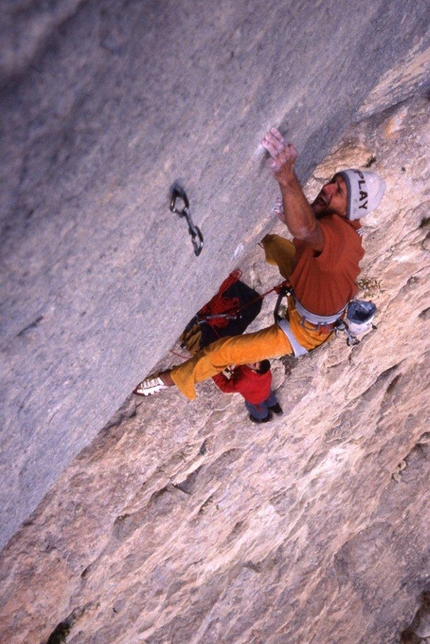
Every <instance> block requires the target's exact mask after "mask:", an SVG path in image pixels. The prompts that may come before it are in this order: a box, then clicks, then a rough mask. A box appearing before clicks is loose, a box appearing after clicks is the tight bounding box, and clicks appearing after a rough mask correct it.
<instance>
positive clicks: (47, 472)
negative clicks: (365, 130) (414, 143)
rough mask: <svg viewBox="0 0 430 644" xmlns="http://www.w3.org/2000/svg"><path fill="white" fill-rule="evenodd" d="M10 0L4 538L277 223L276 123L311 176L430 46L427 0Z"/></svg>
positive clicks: (4, 83)
mask: <svg viewBox="0 0 430 644" xmlns="http://www.w3.org/2000/svg"><path fill="white" fill-rule="evenodd" d="M3 4H4V5H5V6H2V11H1V12H0V13H1V15H0V20H1V22H0V42H1V57H0V82H1V89H0V114H1V119H2V127H1V134H2V139H1V151H2V159H3V164H2V168H1V192H0V206H1V225H2V250H1V262H2V263H1V280H2V297H1V301H2V309H1V310H2V326H1V335H2V345H1V351H2V383H1V388H0V390H1V408H2V412H3V414H4V417H3V420H2V422H1V427H2V444H1V479H0V493H1V499H0V504H1V507H2V509H3V510H4V513H3V516H2V522H1V530H0V544H4V543H5V542H6V541H7V539H8V538H9V537H10V536H11V535H12V534H13V533H14V531H15V530H16V529H17V528H18V526H19V525H20V524H21V522H22V521H23V520H24V519H25V518H26V517H27V516H28V514H29V513H30V512H31V511H32V510H33V509H34V508H35V507H36V505H37V504H38V502H39V501H40V500H41V499H42V498H43V496H44V494H45V493H46V492H47V490H48V489H49V488H50V487H51V486H52V485H53V483H54V482H55V481H56V480H57V478H58V476H59V475H60V473H61V472H62V470H63V469H64V467H65V466H66V465H67V464H68V463H69V462H70V461H71V460H72V458H73V457H74V456H76V455H77V454H78V453H79V451H80V450H81V449H82V448H83V447H85V446H86V445H88V444H89V443H90V442H91V440H92V439H94V438H95V436H96V435H97V433H98V432H99V431H100V429H101V428H102V427H103V426H104V425H105V424H106V422H107V421H108V419H109V418H110V417H111V416H112V415H113V413H114V412H115V411H116V409H118V407H119V406H120V405H121V404H122V402H123V400H124V399H125V398H126V396H127V395H128V393H129V392H130V391H131V390H132V388H133V386H134V385H135V384H136V382H138V381H139V380H140V379H141V378H142V377H143V376H144V375H146V374H147V373H148V372H149V371H150V370H151V368H152V367H153V365H154V363H155V362H156V361H157V360H158V359H160V358H161V357H162V355H163V354H164V353H165V351H166V349H167V348H168V347H169V346H170V345H171V344H172V342H173V341H174V339H175V338H176V337H177V335H178V334H179V332H180V330H181V329H182V328H183V326H184V325H185V323H186V322H187V321H188V319H189V318H190V317H191V315H192V314H193V313H194V311H195V310H197V309H198V308H199V307H200V306H201V305H202V304H203V302H205V301H206V300H207V299H208V298H209V296H210V295H211V294H212V293H213V291H214V290H215V288H216V287H217V286H218V284H219V283H220V282H221V280H222V279H223V278H224V276H225V274H226V273H227V272H228V271H229V270H230V269H231V268H232V267H233V266H234V265H236V263H237V261H238V259H239V258H240V255H241V253H242V256H243V252H244V251H245V249H249V248H250V247H251V246H253V245H254V243H255V241H256V240H257V239H258V238H259V236H260V235H261V233H262V232H263V231H264V230H267V229H268V227H269V226H270V222H271V220H272V219H271V215H270V209H269V205H270V204H271V202H272V196H273V190H274V188H273V182H272V180H271V178H270V177H269V176H268V173H267V172H266V171H265V169H264V167H263V164H262V163H261V161H262V153H261V148H260V147H259V141H260V140H261V137H262V135H263V133H264V131H265V130H266V129H267V128H268V127H269V126H270V125H273V124H282V125H283V126H284V127H285V126H286V123H287V122H288V126H289V128H290V132H291V136H292V137H293V138H294V141H295V143H296V144H297V146H298V148H299V150H300V152H301V156H300V162H299V173H300V176H301V177H302V178H307V177H309V175H310V172H311V170H312V169H314V168H315V165H316V163H317V162H319V161H321V160H322V159H323V157H324V156H325V154H326V153H327V151H328V150H329V148H330V147H331V146H332V144H333V143H334V142H335V141H336V140H338V138H339V136H340V135H341V134H342V132H344V130H345V128H346V126H347V125H349V123H350V122H351V121H352V120H354V119H357V118H360V113H359V112H358V110H359V108H360V107H362V104H363V101H364V100H365V99H366V98H368V96H369V92H371V91H372V92H373V91H375V87H378V84H379V83H380V82H383V83H384V84H383V86H382V87H381V89H380V92H381V96H382V95H383V97H384V101H385V104H387V105H389V104H391V103H392V102H393V100H394V101H398V100H400V99H402V98H405V97H406V96H409V95H410V94H414V93H415V94H416V93H417V90H418V89H419V87H420V86H422V84H423V82H424V81H425V79H426V77H427V76H426V74H427V72H426V61H427V58H426V52H427V51H428V46H429V44H428V33H427V29H428V3H427V2H426V1H425V0H362V1H361V2H359V3H348V6H347V8H346V7H342V9H340V6H339V3H338V2H336V0H324V2H321V1H320V0H317V1H315V2H309V0H294V2H293V1H291V2H287V3H278V2H276V1H275V0H266V1H265V2H261V1H257V0H254V1H251V2H250V1H249V0H225V1H223V2H221V3H208V2H204V1H202V0H200V1H199V0H179V1H178V0H169V1H167V2H157V1H150V0H148V1H142V0H131V1H125V0H124V1H123V2H118V0H90V1H88V2H79V1H78V0H62V1H61V2H60V1H55V0H52V1H50V2H36V0H18V1H16V2H7V3H3ZM378 91H379V90H378ZM371 96H372V99H371V105H370V108H369V106H367V108H368V109H371V108H374V107H375V105H376V107H378V101H377V100H376V99H375V96H374V95H373V94H372V95H371ZM378 96H379V94H378ZM362 109H363V108H362ZM176 179H181V180H182V182H183V184H184V185H185V187H186V189H187V191H188V193H189V196H190V199H191V209H192V213H193V216H194V220H195V222H196V223H197V224H198V225H199V226H200V227H201V229H202V231H203V234H204V237H205V242H206V246H205V249H204V251H203V253H202V255H201V256H200V257H199V258H196V257H195V256H194V254H193V251H192V247H191V244H190V239H189V236H188V234H187V230H186V227H185V225H184V223H183V222H181V221H180V220H179V219H178V218H176V217H174V216H173V215H172V214H171V213H170V212H169V210H168V191H169V187H170V185H171V184H172V182H173V181H175V180H176Z"/></svg>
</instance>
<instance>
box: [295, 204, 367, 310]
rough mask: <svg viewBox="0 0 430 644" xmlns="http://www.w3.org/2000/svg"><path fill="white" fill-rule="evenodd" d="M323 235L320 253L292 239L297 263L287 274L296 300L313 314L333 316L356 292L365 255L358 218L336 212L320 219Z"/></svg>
mask: <svg viewBox="0 0 430 644" xmlns="http://www.w3.org/2000/svg"><path fill="white" fill-rule="evenodd" d="M319 224H320V226H321V230H322V232H323V235H324V248H323V251H322V252H321V253H317V252H316V251H314V250H312V248H310V247H309V246H308V245H307V244H306V243H305V242H303V241H301V240H298V239H294V240H293V244H294V246H295V248H296V263H295V267H294V270H293V272H292V274H291V277H290V282H291V285H292V287H293V289H294V294H295V296H296V297H297V299H298V300H299V302H300V303H301V304H302V305H303V306H304V307H305V308H306V309H307V310H308V311H311V312H312V313H315V314H316V315H334V314H335V313H337V312H338V311H340V310H341V309H342V308H343V307H344V306H346V304H347V303H348V302H349V300H351V299H352V298H353V297H354V296H355V295H356V294H357V291H358V287H357V284H356V279H357V277H358V275H359V273H360V268H359V262H360V260H361V259H362V257H363V255H364V250H363V247H362V245H361V237H360V235H359V234H358V233H357V230H358V229H359V228H360V222H359V220H355V221H349V220H347V219H345V218H343V217H340V216H338V215H328V216H327V217H323V218H322V219H319Z"/></svg>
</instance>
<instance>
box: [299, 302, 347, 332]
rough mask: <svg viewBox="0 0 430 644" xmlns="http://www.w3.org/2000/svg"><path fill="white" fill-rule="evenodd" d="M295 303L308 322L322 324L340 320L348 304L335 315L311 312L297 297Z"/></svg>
mask: <svg viewBox="0 0 430 644" xmlns="http://www.w3.org/2000/svg"><path fill="white" fill-rule="evenodd" d="M294 305H295V307H296V310H297V312H298V313H299V314H300V315H301V316H302V318H305V320H306V321H307V322H310V323H311V324H317V325H322V326H324V325H325V324H333V323H334V322H336V321H337V320H339V318H340V317H341V316H342V313H343V312H344V311H345V309H346V307H347V306H348V305H347V304H346V305H345V306H344V307H343V308H342V309H341V310H340V311H339V312H338V313H335V314H334V315H316V313H311V312H310V311H308V310H307V309H305V307H304V306H302V305H301V304H300V302H299V300H298V299H297V298H294Z"/></svg>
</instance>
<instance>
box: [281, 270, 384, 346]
mask: <svg viewBox="0 0 430 644" xmlns="http://www.w3.org/2000/svg"><path fill="white" fill-rule="evenodd" d="M275 290H276V291H277V292H278V293H279V295H278V299H277V302H276V306H275V311H274V316H275V322H276V323H277V324H278V325H279V326H280V327H281V329H282V330H283V331H284V333H285V335H286V336H287V338H288V340H289V341H290V344H291V347H292V349H293V352H294V355H295V357H296V358H298V357H300V356H303V355H306V354H307V353H309V350H308V349H305V347H303V346H302V345H301V344H300V342H299V341H298V340H297V338H296V337H295V335H294V333H293V330H292V329H291V325H290V323H289V321H288V320H287V319H286V318H282V317H281V316H280V315H279V309H280V305H281V302H282V299H283V298H284V297H285V296H287V297H292V298H293V301H294V307H295V309H296V311H297V312H298V314H299V315H300V317H301V322H300V324H301V326H303V327H305V328H306V323H309V324H312V325H313V326H314V327H315V328H316V330H319V329H323V328H324V327H327V330H328V333H327V340H328V338H329V337H330V336H331V335H332V333H335V334H336V335H338V334H339V333H340V332H343V333H345V334H346V338H347V339H346V343H347V345H348V346H354V345H356V344H359V342H360V340H359V338H358V336H360V335H362V334H363V333H365V332H366V331H369V330H370V329H376V328H377V327H376V326H375V325H374V324H373V320H374V317H375V314H376V305H375V304H374V303H373V302H367V301H366V300H351V301H350V302H348V304H347V305H346V306H344V307H343V308H342V309H341V310H340V311H338V312H337V313H334V314H333V315H316V314H315V313H312V312H311V311H308V310H307V309H306V308H305V307H304V306H303V305H302V304H301V303H300V302H299V300H298V299H297V298H296V297H295V295H294V291H293V289H292V287H291V286H290V285H289V284H288V282H284V283H283V284H281V286H280V287H275ZM330 327H331V328H330ZM319 346H321V345H319Z"/></svg>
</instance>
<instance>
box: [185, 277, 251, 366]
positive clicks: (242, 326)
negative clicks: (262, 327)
mask: <svg viewBox="0 0 430 644" xmlns="http://www.w3.org/2000/svg"><path fill="white" fill-rule="evenodd" d="M240 275H241V273H240V271H235V272H233V273H231V274H230V275H229V277H228V278H227V279H226V280H225V281H224V282H223V283H222V285H221V287H220V289H219V291H218V293H217V294H216V295H214V297H213V298H212V299H211V300H210V301H209V302H208V303H207V304H205V305H204V306H203V307H202V308H201V309H200V311H199V312H198V313H197V315H195V316H194V317H193V319H192V320H190V322H189V323H188V324H187V326H186V328H185V331H184V332H183V333H182V335H181V346H183V347H186V348H187V349H188V350H189V351H190V352H191V353H193V354H194V353H196V352H197V351H200V349H203V348H204V347H206V346H207V345H208V344H211V342H215V341H216V340H218V339H219V338H225V337H228V336H233V335H241V334H242V333H243V332H244V331H245V330H246V328H247V327H248V326H249V325H250V324H251V322H252V321H253V320H255V318H256V317H257V315H258V314H259V313H260V311H261V306H262V298H261V297H260V294H259V293H258V292H257V291H255V290H254V289H253V288H251V287H250V286H248V285H247V284H245V283H244V282H242V281H241V280H240V279H239V277H238V276H240Z"/></svg>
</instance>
